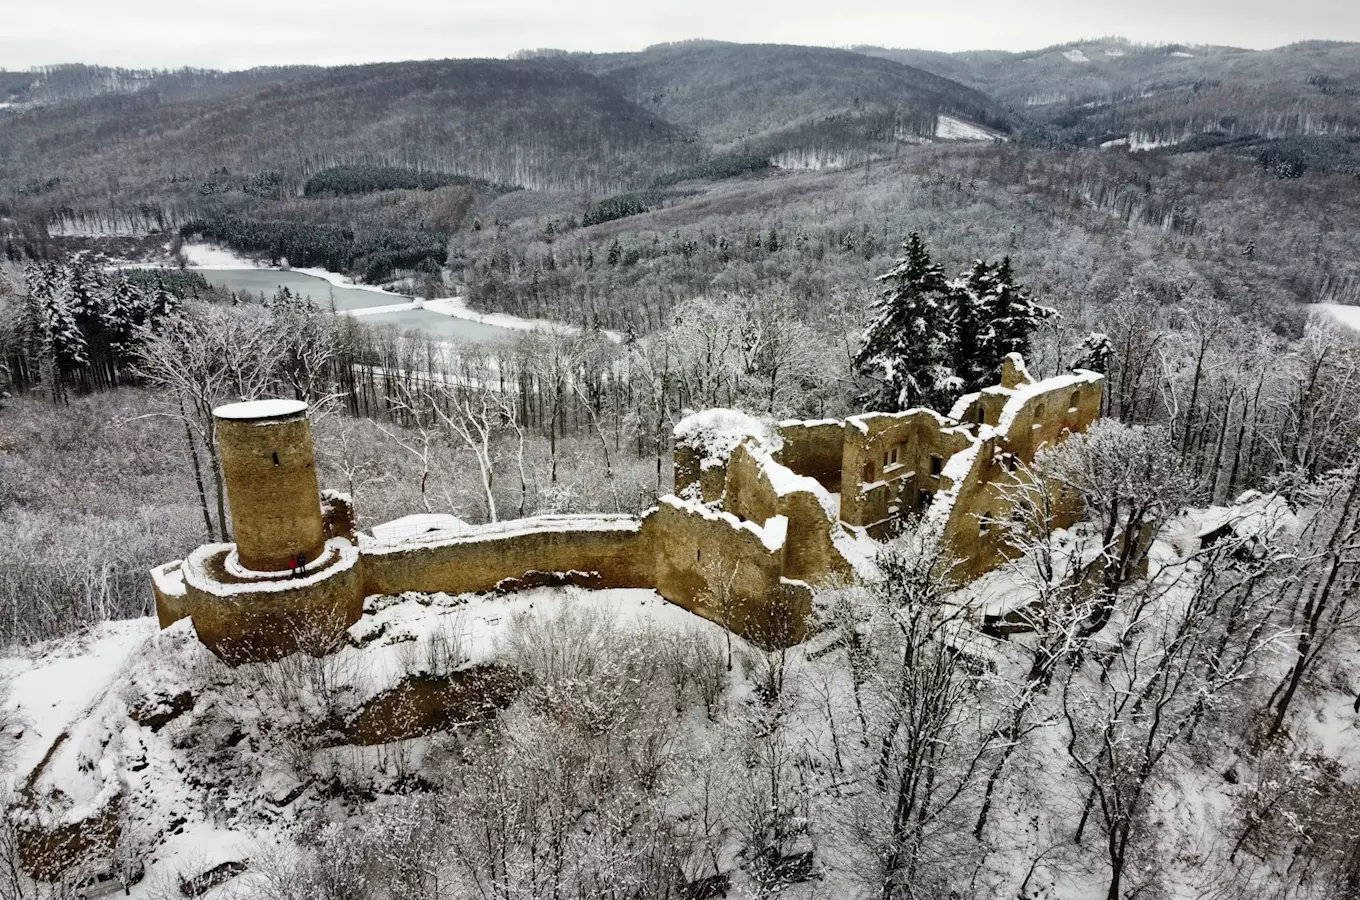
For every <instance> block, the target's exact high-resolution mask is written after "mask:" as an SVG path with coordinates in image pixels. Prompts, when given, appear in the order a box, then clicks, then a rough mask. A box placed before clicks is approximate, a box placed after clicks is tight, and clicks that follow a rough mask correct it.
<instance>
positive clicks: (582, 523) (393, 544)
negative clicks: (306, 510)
mask: <svg viewBox="0 0 1360 900" xmlns="http://www.w3.org/2000/svg"><path fill="white" fill-rule="evenodd" d="M641 527H642V521H641V520H640V519H638V518H637V517H636V516H622V515H592V516H566V515H557V516H533V517H530V518H527V519H508V520H506V521H504V522H491V523H488V524H486V525H469V526H466V528H465V530H463V531H460V532H449V531H434V532H429V533H426V534H415V535H410V536H407V537H398V538H393V539H389V540H384V539H381V538H379V537H377V536H376V535H374V536H373V537H369V536H368V535H366V534H360V535H359V548H360V551H361V552H362V553H364V554H365V555H369V556H379V555H382V554H386V553H400V552H402V551H404V550H415V549H430V548H433V547H447V546H452V545H454V544H471V543H477V542H479V541H487V540H495V539H496V538H500V537H505V536H508V535H515V534H532V533H534V532H545V531H637V530H638V529H639V528H641Z"/></svg>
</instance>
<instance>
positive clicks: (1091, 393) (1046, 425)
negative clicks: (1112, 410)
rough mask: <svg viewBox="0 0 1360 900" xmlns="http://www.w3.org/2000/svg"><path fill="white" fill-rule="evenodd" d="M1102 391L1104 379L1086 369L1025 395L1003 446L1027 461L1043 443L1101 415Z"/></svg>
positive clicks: (1087, 424) (1083, 426) (1082, 428)
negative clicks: (1049, 387) (1052, 385)
mask: <svg viewBox="0 0 1360 900" xmlns="http://www.w3.org/2000/svg"><path fill="white" fill-rule="evenodd" d="M1103 391H1104V379H1103V378H1102V377H1101V376H1099V375H1096V374H1094V373H1091V372H1086V373H1079V377H1078V378H1074V379H1071V380H1062V381H1060V382H1059V383H1058V384H1056V385H1055V386H1054V387H1052V388H1051V389H1049V390H1046V391H1042V392H1038V393H1033V394H1029V395H1026V396H1025V397H1024V399H1023V403H1021V405H1020V408H1019V409H1018V410H1017V411H1016V412H1015V413H1014V415H1013V416H1012V417H1011V420H1010V424H1009V427H1008V428H1007V429H1006V434H1005V435H1004V438H1005V444H1006V448H1005V449H1006V450H1007V451H1008V452H1010V453H1014V454H1015V455H1016V456H1018V457H1019V458H1020V459H1021V460H1023V461H1025V462H1030V461H1032V460H1033V459H1034V455H1035V454H1036V453H1037V452H1038V451H1039V449H1040V448H1041V447H1042V446H1044V445H1045V444H1048V445H1055V444H1057V443H1058V442H1059V441H1061V440H1062V439H1063V437H1064V436H1066V434H1068V433H1076V432H1079V431H1085V430H1086V429H1087V428H1089V427H1091V423H1092V422H1094V421H1095V420H1096V419H1098V418H1100V400H1101V395H1102V393H1103ZM1007 413H1008V414H1009V413H1010V410H1009V409H1008V410H1007Z"/></svg>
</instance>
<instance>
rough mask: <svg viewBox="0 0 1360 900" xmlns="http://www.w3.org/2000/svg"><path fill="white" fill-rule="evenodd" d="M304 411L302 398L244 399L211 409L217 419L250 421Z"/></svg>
mask: <svg viewBox="0 0 1360 900" xmlns="http://www.w3.org/2000/svg"><path fill="white" fill-rule="evenodd" d="M306 412H307V404H306V403H305V402H304V401H302V400H246V401H244V402H242V403H227V404H224V405H222V406H219V407H217V408H216V409H214V410H213V415H214V416H216V417H217V418H219V419H234V420H238V421H250V420H257V419H286V418H290V417H292V416H300V415H303V414H304V413H306Z"/></svg>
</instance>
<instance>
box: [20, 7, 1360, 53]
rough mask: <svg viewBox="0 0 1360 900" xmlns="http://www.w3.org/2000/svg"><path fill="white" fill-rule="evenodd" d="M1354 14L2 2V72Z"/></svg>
mask: <svg viewBox="0 0 1360 900" xmlns="http://www.w3.org/2000/svg"><path fill="white" fill-rule="evenodd" d="M1357 7H1360V3H1358V2H1357V0H1288V2H1281V0H1118V2H1115V0H1037V2H1032V0H964V2H959V0H929V2H922V0H848V2H839V3H838V2H825V0H821V2H816V3H811V2H808V3H804V2H799V0H735V2H734V0H669V2H664V3H663V2H649V0H578V2H562V0H424V2H421V0H384V2H373V0H363V2H358V0H210V2H205V0H117V2H109V0H6V2H5V3H4V4H3V5H0V66H3V67H4V68H8V69H23V68H28V67H29V66H34V65H43V64H47V63H60V62H85V63H102V64H106V65H120V66H131V67H150V66H155V67H162V66H165V67H168V66H183V65H192V66H205V67H213V68H246V67H249V66H256V65H265V64H280V63H320V64H327V63H346V62H370V61H377V60H395V59H428V58H442V57H468V56H484V57H486V56H489V57H503V56H506V55H507V54H509V53H511V52H513V51H515V50H519V49H524V48H534V47H560V48H564V49H568V50H598V51H607V50H637V49H641V48H642V47H645V46H647V45H648V44H654V43H657V42H660V41H674V40H682V39H685V38H699V37H702V38H712V39H720V40H732V41H746V42H756V41H765V42H776V43H796V44H820V45H824V46H825V45H833V46H835V45H848V44H879V45H884V46H889V47H924V48H928V49H933V50H971V49H1002V50H1027V49H1035V48H1038V47H1043V46H1047V45H1050V44H1055V43H1060V42H1063V41H1071V40H1077V39H1080V38H1089V37H1099V36H1101V35H1107V34H1118V35H1123V36H1125V37H1128V38H1131V39H1133V40H1137V41H1157V42H1179V43H1215V44H1233V45H1237V46H1243V47H1275V46H1279V45H1281V44H1288V43H1292V42H1294V41H1299V40H1306V39H1319V38H1320V39H1330V40H1348V41H1360V9H1358V8H1357Z"/></svg>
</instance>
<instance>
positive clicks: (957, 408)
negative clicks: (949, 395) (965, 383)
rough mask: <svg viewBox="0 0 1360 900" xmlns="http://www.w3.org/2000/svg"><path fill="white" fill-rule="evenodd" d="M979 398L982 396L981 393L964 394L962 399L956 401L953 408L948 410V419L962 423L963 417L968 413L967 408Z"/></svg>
mask: <svg viewBox="0 0 1360 900" xmlns="http://www.w3.org/2000/svg"><path fill="white" fill-rule="evenodd" d="M981 396H982V392H981V391H974V392H973V393H971V394H964V395H963V396H962V397H960V398H959V399H958V400H956V401H955V402H954V406H953V408H952V409H950V410H949V418H951V419H953V420H954V421H955V422H959V421H962V420H963V417H964V415H966V414H967V412H968V407H970V406H972V405H973V401H974V400H976V399H977V398H979V397H981Z"/></svg>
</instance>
